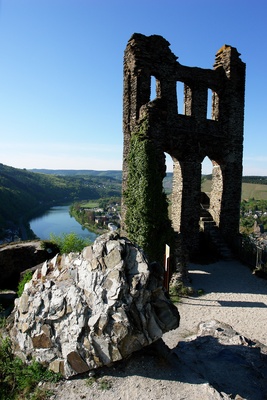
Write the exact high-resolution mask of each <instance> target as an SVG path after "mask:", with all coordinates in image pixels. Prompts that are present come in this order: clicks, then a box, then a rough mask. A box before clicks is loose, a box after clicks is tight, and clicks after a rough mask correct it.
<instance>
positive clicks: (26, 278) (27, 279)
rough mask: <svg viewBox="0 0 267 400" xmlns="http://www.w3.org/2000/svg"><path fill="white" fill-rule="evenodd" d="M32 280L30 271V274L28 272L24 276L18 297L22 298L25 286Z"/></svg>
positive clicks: (20, 283)
mask: <svg viewBox="0 0 267 400" xmlns="http://www.w3.org/2000/svg"><path fill="white" fill-rule="evenodd" d="M31 279H32V272H30V271H29V272H26V273H25V274H24V275H23V277H22V279H21V281H20V282H19V284H18V290H17V295H18V296H19V297H20V296H21V295H22V293H23V290H24V286H25V284H26V283H27V282H29V281H30V280H31Z"/></svg>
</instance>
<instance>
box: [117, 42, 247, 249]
mask: <svg viewBox="0 0 267 400" xmlns="http://www.w3.org/2000/svg"><path fill="white" fill-rule="evenodd" d="M152 77H155V79H156V96H157V97H156V99H154V100H151V98H150V97H151V93H150V92H151V78H152ZM177 82H182V84H183V85H184V104H183V105H182V106H183V107H181V105H179V113H178V109H177V102H178V99H177ZM208 90H212V92H213V95H212V112H211V119H208V118H207V105H208ZM244 91H245V64H244V63H243V62H242V61H241V59H240V58H239V53H238V52H237V50H236V49H235V48H234V47H231V46H228V45H225V46H223V47H222V48H221V49H220V50H219V51H218V52H217V54H216V58H215V64H214V68H213V69H201V68H197V67H187V66H183V65H181V64H180V63H179V62H178V61H177V57H176V56H175V55H174V54H173V53H172V52H171V50H170V49H169V43H168V42H167V41H166V40H165V39H164V38H162V37H161V36H157V35H152V36H149V37H146V36H144V35H141V34H134V35H133V36H132V37H131V38H130V40H129V42H128V44H127V47H126V49H125V54H124V96H123V99H124V100H123V131H124V152H123V191H125V190H126V189H127V176H128V155H129V151H130V138H131V135H132V134H133V132H135V130H136V129H137V127H138V126H139V125H140V123H141V121H142V120H144V119H145V120H147V122H148V131H147V132H148V135H149V137H150V138H151V140H152V141H153V143H154V145H155V147H156V148H157V150H158V151H161V152H162V154H163V155H164V153H168V154H169V155H170V156H171V157H172V159H173V161H174V176H173V195H172V225H173V228H174V230H175V232H177V233H181V234H182V236H183V240H184V243H185V244H186V246H187V248H188V250H189V253H193V252H194V251H195V250H196V249H197V247H198V237H199V216H200V193H201V163H202V161H203V159H204V158H205V157H206V156H207V157H209V159H210V160H211V161H212V162H213V166H214V172H213V185H212V193H211V199H210V212H211V214H212V215H213V218H214V220H215V221H216V224H217V226H218V227H219V228H220V230H221V232H222V234H223V235H224V236H225V237H226V238H227V239H231V237H233V236H235V235H236V234H237V233H238V232H239V207H240V198H241V185H242V155H243V121H244ZM180 110H183V114H181V112H180ZM160 158H161V160H159V163H160V162H162V157H160ZM126 211H127V210H126V206H125V203H124V200H123V201H122V230H123V231H124V232H125V233H126V234H127V226H126V225H125V214H126ZM155 223H156V216H155Z"/></svg>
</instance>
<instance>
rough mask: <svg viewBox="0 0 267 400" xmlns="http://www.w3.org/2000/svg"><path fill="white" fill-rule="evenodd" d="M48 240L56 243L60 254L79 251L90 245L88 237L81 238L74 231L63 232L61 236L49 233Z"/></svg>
mask: <svg viewBox="0 0 267 400" xmlns="http://www.w3.org/2000/svg"><path fill="white" fill-rule="evenodd" d="M50 241H51V242H52V243H53V244H55V245H57V246H58V248H59V251H60V253H61V254H63V253H71V252H74V253H79V252H81V251H82V249H83V248H84V247H86V246H89V245H90V241H89V239H83V238H81V237H79V236H78V235H77V234H76V233H73V232H72V233H63V234H62V235H61V236H57V235H54V234H53V233H51V234H50Z"/></svg>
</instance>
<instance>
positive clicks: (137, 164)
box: [124, 120, 172, 262]
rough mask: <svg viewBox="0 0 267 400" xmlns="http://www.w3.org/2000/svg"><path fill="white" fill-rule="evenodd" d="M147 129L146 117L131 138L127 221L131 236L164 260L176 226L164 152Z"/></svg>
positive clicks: (151, 254) (152, 256) (149, 253)
mask: <svg viewBox="0 0 267 400" xmlns="http://www.w3.org/2000/svg"><path fill="white" fill-rule="evenodd" d="M147 130H148V124H147V121H146V120H145V121H143V122H142V124H141V125H140V128H139V130H138V132H136V133H135V134H133V135H132V138H131V144H130V146H131V148H130V153H129V158H128V166H129V172H128V178H127V189H126V191H125V193H124V198H125V204H126V206H127V212H126V217H125V224H126V231H127V234H128V236H129V238H130V239H131V240H132V241H133V242H135V243H137V244H138V245H139V246H140V247H141V248H143V250H144V251H145V253H146V255H147V256H148V258H149V260H150V261H159V262H163V258H164V250H165V244H166V243H167V244H169V245H171V241H172V229H171V223H170V220H169V218H168V203H167V197H166V194H165V193H164V191H163V188H162V174H161V173H160V171H159V167H158V159H159V157H160V155H159V154H157V151H156V149H155V146H154V144H153V142H152V140H151V139H150V138H149V137H148V135H147Z"/></svg>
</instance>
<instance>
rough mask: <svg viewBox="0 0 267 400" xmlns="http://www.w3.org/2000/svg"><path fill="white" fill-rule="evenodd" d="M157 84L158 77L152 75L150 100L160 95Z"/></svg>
mask: <svg viewBox="0 0 267 400" xmlns="http://www.w3.org/2000/svg"><path fill="white" fill-rule="evenodd" d="M157 84H158V83H157V79H156V78H155V76H153V75H152V76H151V80H150V101H153V100H155V99H156V98H157V97H158V96H157Z"/></svg>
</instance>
